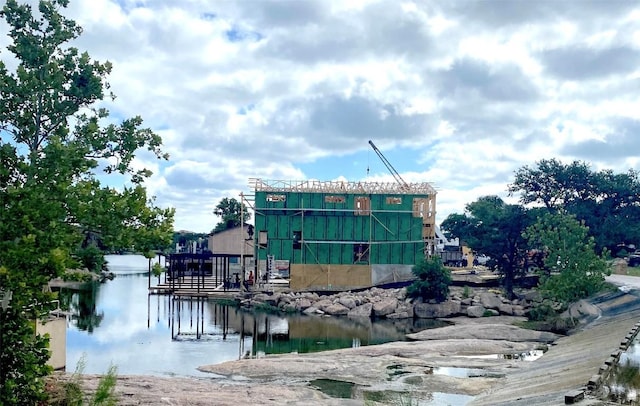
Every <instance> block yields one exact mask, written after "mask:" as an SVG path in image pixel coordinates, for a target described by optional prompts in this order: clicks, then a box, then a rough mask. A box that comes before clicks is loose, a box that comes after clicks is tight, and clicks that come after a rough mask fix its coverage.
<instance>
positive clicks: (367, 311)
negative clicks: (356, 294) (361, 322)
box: [347, 303, 373, 318]
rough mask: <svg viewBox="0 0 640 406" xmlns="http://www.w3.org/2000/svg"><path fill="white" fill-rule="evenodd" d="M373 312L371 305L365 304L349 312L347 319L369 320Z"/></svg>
mask: <svg viewBox="0 0 640 406" xmlns="http://www.w3.org/2000/svg"><path fill="white" fill-rule="evenodd" d="M372 311H373V304H371V303H365V304H363V305H360V306H358V307H355V308H353V309H351V310H349V313H347V317H349V318H370V317H371V312H372Z"/></svg>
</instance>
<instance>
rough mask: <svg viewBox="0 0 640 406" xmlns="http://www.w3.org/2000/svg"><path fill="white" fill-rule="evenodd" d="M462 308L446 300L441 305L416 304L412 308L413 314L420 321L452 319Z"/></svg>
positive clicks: (456, 303) (454, 302) (457, 303)
mask: <svg viewBox="0 0 640 406" xmlns="http://www.w3.org/2000/svg"><path fill="white" fill-rule="evenodd" d="M461 309H462V306H461V304H460V302H456V301H453V300H447V301H446V302H442V303H436V304H431V303H416V304H415V305H414V306H413V314H414V315H415V317H418V318H420V319H437V318H443V317H453V316H455V315H457V314H459V313H460V311H461Z"/></svg>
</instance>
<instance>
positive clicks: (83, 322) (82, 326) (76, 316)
mask: <svg viewBox="0 0 640 406" xmlns="http://www.w3.org/2000/svg"><path fill="white" fill-rule="evenodd" d="M98 285H99V284H98V283H97V282H93V283H85V284H83V285H80V286H78V287H77V288H75V289H62V290H61V292H60V293H59V295H58V297H59V299H60V305H61V306H62V308H63V309H65V310H68V311H69V312H70V319H69V322H70V323H71V324H73V325H74V326H75V328H77V329H78V330H82V331H88V332H89V333H92V332H93V330H94V329H95V328H97V327H99V326H100V323H101V322H102V319H104V312H97V308H96V293H97V290H98Z"/></svg>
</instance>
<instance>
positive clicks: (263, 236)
mask: <svg viewBox="0 0 640 406" xmlns="http://www.w3.org/2000/svg"><path fill="white" fill-rule="evenodd" d="M268 243H269V238H268V236H267V231H266V230H260V232H259V233H258V248H267V244H268Z"/></svg>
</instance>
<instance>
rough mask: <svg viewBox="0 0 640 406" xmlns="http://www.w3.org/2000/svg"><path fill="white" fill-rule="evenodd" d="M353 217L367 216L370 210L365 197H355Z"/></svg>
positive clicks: (367, 199)
mask: <svg viewBox="0 0 640 406" xmlns="http://www.w3.org/2000/svg"><path fill="white" fill-rule="evenodd" d="M355 206H356V207H355V212H354V213H355V215H356V216H368V215H369V210H370V208H371V206H370V202H369V198H368V197H366V196H357V197H356V199H355Z"/></svg>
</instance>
